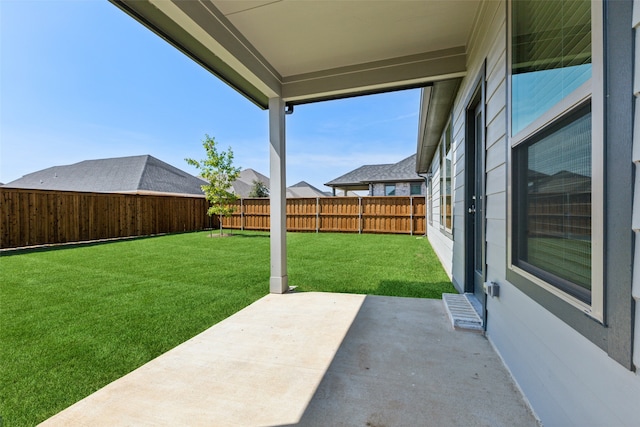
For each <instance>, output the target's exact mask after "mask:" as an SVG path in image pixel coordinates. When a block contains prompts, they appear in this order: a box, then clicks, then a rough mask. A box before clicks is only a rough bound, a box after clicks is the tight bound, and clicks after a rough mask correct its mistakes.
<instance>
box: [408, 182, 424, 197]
mask: <svg viewBox="0 0 640 427" xmlns="http://www.w3.org/2000/svg"><path fill="white" fill-rule="evenodd" d="M409 194H410V195H412V196H415V195H420V194H422V184H421V183H419V182H412V183H411V188H410V189H409Z"/></svg>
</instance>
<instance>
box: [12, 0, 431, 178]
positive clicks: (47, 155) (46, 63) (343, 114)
mask: <svg viewBox="0 0 640 427" xmlns="http://www.w3.org/2000/svg"><path fill="white" fill-rule="evenodd" d="M419 97H420V93H419V91H418V90H411V91H403V92H394V93H389V94H382V95H375V96H368V97H359V98H351V99H345V100H339V101H330V102H322V103H315V104H308V105H302V106H297V107H296V108H295V112H294V114H293V115H290V116H287V123H286V128H287V185H291V184H294V183H297V182H299V181H302V180H304V181H307V182H309V183H311V184H313V185H315V186H317V187H318V188H321V189H323V190H326V188H325V187H323V184H324V183H325V182H327V181H330V180H331V179H333V178H336V177H338V176H340V175H342V174H344V173H346V172H348V171H350V170H352V169H354V168H356V167H358V166H360V165H363V164H375V163H393V162H396V161H399V160H402V159H403V158H405V157H407V156H409V155H411V154H413V153H415V149H416V140H417V128H418V108H419ZM205 134H209V135H211V136H213V137H215V139H216V141H218V142H219V144H220V146H221V147H222V148H224V149H226V148H227V147H229V146H230V147H231V148H232V149H233V152H234V154H235V162H234V163H235V165H236V166H240V167H242V168H243V169H244V168H253V169H256V170H257V171H259V172H261V173H263V174H265V175H268V174H269V166H268V165H269V163H268V158H269V154H268V153H269V139H268V136H269V134H268V113H267V112H266V111H263V110H261V109H259V108H258V107H256V106H255V105H254V104H252V103H251V102H250V101H248V100H246V99H245V98H244V97H243V96H242V95H240V94H238V93H237V92H235V91H234V90H233V89H231V88H230V87H228V86H227V85H226V84H224V83H223V82H221V81H220V80H218V79H217V78H216V77H215V76H213V75H212V74H210V73H208V72H207V71H205V70H204V69H202V68H201V67H200V66H198V65H197V64H196V63H195V62H193V61H191V60H190V59H189V58H187V57H186V56H184V55H183V54H182V53H180V52H179V51H177V50H176V49H175V48H173V47H172V46H170V45H169V44H168V43H166V42H165V41H164V40H162V39H161V38H159V37H158V36H156V35H155V34H153V33H151V32H150V31H149V30H147V29H146V28H144V27H143V26H142V25H140V24H139V23H138V22H136V21H134V20H133V19H132V18H130V17H129V16H128V15H126V14H125V13H123V12H121V11H120V10H119V9H118V8H116V7H115V6H113V5H112V4H110V3H108V2H107V1H104V0H102V1H99V0H91V1H89V0H86V1H56V0H52V1H29V0H27V1H24V0H22V1H20V0H17V1H11V0H0V182H3V183H7V182H10V181H12V180H15V179H17V178H20V177H21V176H22V175H25V174H27V173H30V172H34V171H37V170H40V169H44V168H47V167H50V166H56V165H65V164H71V163H75V162H79V161H82V160H87V159H99V158H107V157H121V156H132V155H140V154H150V155H152V156H154V157H157V158H159V159H160V160H163V161H165V162H167V163H170V164H172V165H174V166H176V167H178V168H180V169H183V170H185V171H187V172H190V173H193V174H196V173H197V171H196V170H195V169H193V168H192V167H191V166H189V165H187V164H186V162H185V161H184V158H185V157H192V158H196V159H201V158H203V156H204V150H203V148H202V139H203V138H204V135H205Z"/></svg>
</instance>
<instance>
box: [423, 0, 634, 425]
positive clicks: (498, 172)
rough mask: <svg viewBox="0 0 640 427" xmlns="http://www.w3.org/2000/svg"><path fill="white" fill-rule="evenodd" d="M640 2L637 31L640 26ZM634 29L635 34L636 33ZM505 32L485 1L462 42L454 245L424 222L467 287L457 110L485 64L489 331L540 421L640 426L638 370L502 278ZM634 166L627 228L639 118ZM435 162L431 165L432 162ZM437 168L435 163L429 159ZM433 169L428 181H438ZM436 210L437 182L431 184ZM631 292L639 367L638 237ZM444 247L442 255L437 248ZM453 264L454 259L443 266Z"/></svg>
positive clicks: (501, 18) (502, 15)
mask: <svg viewBox="0 0 640 427" xmlns="http://www.w3.org/2000/svg"><path fill="white" fill-rule="evenodd" d="M639 9H640V0H636V1H635V11H634V20H633V23H634V27H636V28H640V10H639ZM637 33H640V31H637ZM506 47H507V28H506V2H485V3H484V4H483V6H482V8H481V10H480V12H479V16H478V18H477V20H476V25H475V28H474V32H473V34H472V35H471V37H470V40H469V43H468V50H467V52H468V63H467V69H468V75H467V78H465V80H464V81H463V83H462V87H461V89H460V93H459V94H458V97H457V99H456V103H455V105H454V111H453V122H454V138H455V152H454V160H455V164H454V171H453V176H454V177H455V184H454V188H455V192H456V193H457V194H454V200H455V206H454V218H455V219H454V243H453V245H452V247H449V246H451V245H449V244H448V243H446V244H445V242H450V240H448V239H446V238H443V237H442V236H443V234H442V233H440V232H439V222H438V221H439V219H438V215H437V214H435V215H434V224H433V227H430V228H429V233H430V236H429V238H430V240H431V242H432V243H434V247H437V249H436V252H437V253H438V256H440V258H441V259H443V260H445V262H446V264H445V268H446V269H447V270H448V271H449V269H450V270H451V272H452V275H453V278H454V280H455V281H456V282H457V283H458V284H459V285H460V286H462V287H464V277H465V275H464V268H465V266H464V257H463V254H464V249H463V245H464V214H463V210H464V209H463V208H464V203H463V199H464V197H463V193H464V191H463V190H464V187H463V185H464V147H465V144H464V126H465V124H464V114H465V108H466V105H465V104H464V103H465V102H467V101H468V99H469V95H470V93H471V91H472V90H473V89H474V88H473V87H472V85H473V84H474V82H475V80H476V78H477V76H478V75H479V73H480V71H481V69H482V66H483V64H484V63H485V61H486V76H487V81H486V123H487V129H486V150H487V151H486V153H485V156H486V177H485V180H486V195H487V198H486V227H487V229H486V231H487V233H486V238H487V242H486V250H487V252H486V253H487V279H488V280H492V281H496V282H498V283H500V285H501V291H500V297H499V298H490V299H489V301H488V303H487V310H488V319H487V336H488V338H489V340H490V341H491V342H492V343H493V345H494V346H495V348H496V350H497V351H498V353H499V354H500V355H501V357H502V358H503V360H504V361H505V364H506V365H507V367H508V368H509V369H510V371H511V372H512V374H513V376H514V378H515V380H516V382H517V383H518V385H519V386H520V388H521V389H522V390H523V392H524V394H525V396H526V398H527V399H528V400H529V402H530V403H531V405H532V407H533V410H534V411H535V413H536V414H537V415H538V416H539V417H540V419H541V420H542V422H543V424H544V425H547V426H565V425H585V426H600V425H610V426H612V425H615V426H624V425H639V423H640V421H639V420H640V414H639V413H638V411H639V409H638V408H640V376H638V375H636V373H634V372H631V371H628V370H627V369H625V368H624V367H623V366H621V365H619V364H618V363H617V362H615V361H614V360H613V359H611V358H610V357H609V356H608V355H607V354H606V353H605V352H604V351H602V350H601V349H600V348H598V347H597V346H596V345H595V344H593V343H592V342H590V341H589V340H588V339H586V338H585V337H583V336H582V335H581V334H579V333H578V332H576V331H575V330H574V329H573V328H571V327H569V326H568V325H567V324H565V323H564V322H562V321H561V320H560V319H558V318H557V317H556V316H554V315H553V314H551V313H550V312H549V311H548V310H546V309H545V308H544V307H542V306H540V305H539V304H537V303H536V302H535V301H533V300H532V299H531V298H529V297H528V296H527V295H525V294H524V293H523V292H521V291H520V290H519V289H517V288H516V287H515V286H513V285H512V284H510V283H509V282H508V281H507V280H506V271H507V268H508V266H507V193H506V192H507V173H508V165H507V155H508V149H509V148H508V138H507V135H506V120H507V109H506V102H507V101H506V96H507V80H506V76H507V63H506V61H507V55H506ZM636 51H637V53H636V67H635V69H636V73H637V74H636V85H635V89H634V90H635V95H636V97H637V101H636V114H637V116H636V117H640V74H639V72H638V70H640V35H639V36H638V40H637V43H636ZM634 133H635V135H634V143H635V146H634V148H635V150H634V161H635V162H636V167H637V168H638V169H637V175H636V176H637V177H638V178H637V182H636V187H635V191H636V193H635V194H636V198H635V203H634V223H633V228H634V231H635V232H636V233H640V120H638V119H637V120H636V129H635V132H634ZM435 163H437V162H435ZM436 166H437V165H436ZM437 176H438V175H437V174H434V185H436V184H437V183H438V181H437ZM433 194H434V209H436V212H439V207H438V204H439V201H438V200H439V188H435V187H434V193H433ZM636 242H637V248H636V251H635V269H634V272H635V274H634V283H633V297H634V298H635V299H636V310H637V311H638V314H637V316H636V327H635V334H636V337H635V352H634V355H635V358H634V361H635V364H636V365H637V366H640V235H638V236H637V237H636ZM447 248H449V249H448V250H449V251H451V252H449V258H448V257H447V254H444V253H443V252H442V251H443V250H445V249H447ZM449 260H451V262H452V263H453V265H452V266H451V265H450V264H448V263H449V262H450V261H449Z"/></svg>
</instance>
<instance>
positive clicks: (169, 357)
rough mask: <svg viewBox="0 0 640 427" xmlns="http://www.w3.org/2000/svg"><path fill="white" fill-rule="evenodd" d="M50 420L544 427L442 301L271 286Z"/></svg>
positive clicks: (482, 343)
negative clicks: (275, 291) (277, 291)
mask: <svg viewBox="0 0 640 427" xmlns="http://www.w3.org/2000/svg"><path fill="white" fill-rule="evenodd" d="M42 425H46V426H163V425H166V426H176V425H184V426H187V425H188V426H287V425H291V426H293V425H299V426H369V427H373V426H378V427H381V426H492V427H493V426H510V427H511V426H536V425H537V422H536V420H535V418H534V417H533V415H532V414H531V413H530V411H529V410H528V408H527V406H526V405H525V403H524V401H523V399H522V397H521V395H520V393H519V391H518V390H517V389H516V387H515V385H514V384H513V382H512V380H511V378H510V376H509V374H508V373H507V371H506V369H505V368H504V366H503V364H502V362H501V361H500V359H499V357H498V356H497V355H496V353H495V352H494V351H493V349H492V347H491V345H490V344H489V342H488V341H487V340H486V339H485V338H484V337H483V336H482V335H481V334H478V333H474V332H462V331H454V330H453V329H452V327H451V325H450V323H449V321H448V319H447V318H446V314H445V310H444V307H443V304H442V301H440V300H426V299H414V298H393V297H377V296H364V295H347V294H328V293H292V294H285V295H267V296H265V297H264V298H262V299H260V300H258V301H257V302H255V303H254V304H252V305H250V306H249V307H247V308H245V309H244V310H241V311H240V312H238V313H236V314H235V315H233V316H231V317H229V318H227V319H225V320H224V321H222V322H220V323H218V324H217V325H215V326H213V327H211V328H210V329H208V330H207V331H205V332H203V333H201V334H200V335H198V336H196V337H194V338H192V339H191V340H189V341H187V342H185V343H183V344H181V345H179V346H178V347H176V348H174V349H173V350H171V351H169V352H167V353H165V354H163V355H162V356H160V357H158V358H157V359H155V360H153V361H151V362H149V363H147V364H146V365H144V366H142V367H140V368H139V369H137V370H135V371H133V372H131V373H130V374H128V375H126V376H124V377H122V378H120V379H119V380H117V381H115V382H113V383H111V384H109V385H107V386H106V387H104V388H103V389H101V390H99V391H97V392H96V393H94V394H92V395H91V396H89V397H87V398H85V399H84V400H81V401H80V402H78V403H76V404H75V405H73V406H71V407H69V408H68V409H66V410H64V411H63V412H61V413H59V414H57V415H55V416H54V417H52V418H50V419H49V420H47V421H45V422H44V423H43V424H42Z"/></svg>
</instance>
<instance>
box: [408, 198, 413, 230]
mask: <svg viewBox="0 0 640 427" xmlns="http://www.w3.org/2000/svg"><path fill="white" fill-rule="evenodd" d="M409 209H411V211H410V212H411V213H410V216H409V221H411V224H410V226H409V227H410V233H411V235H412V236H413V196H409Z"/></svg>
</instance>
